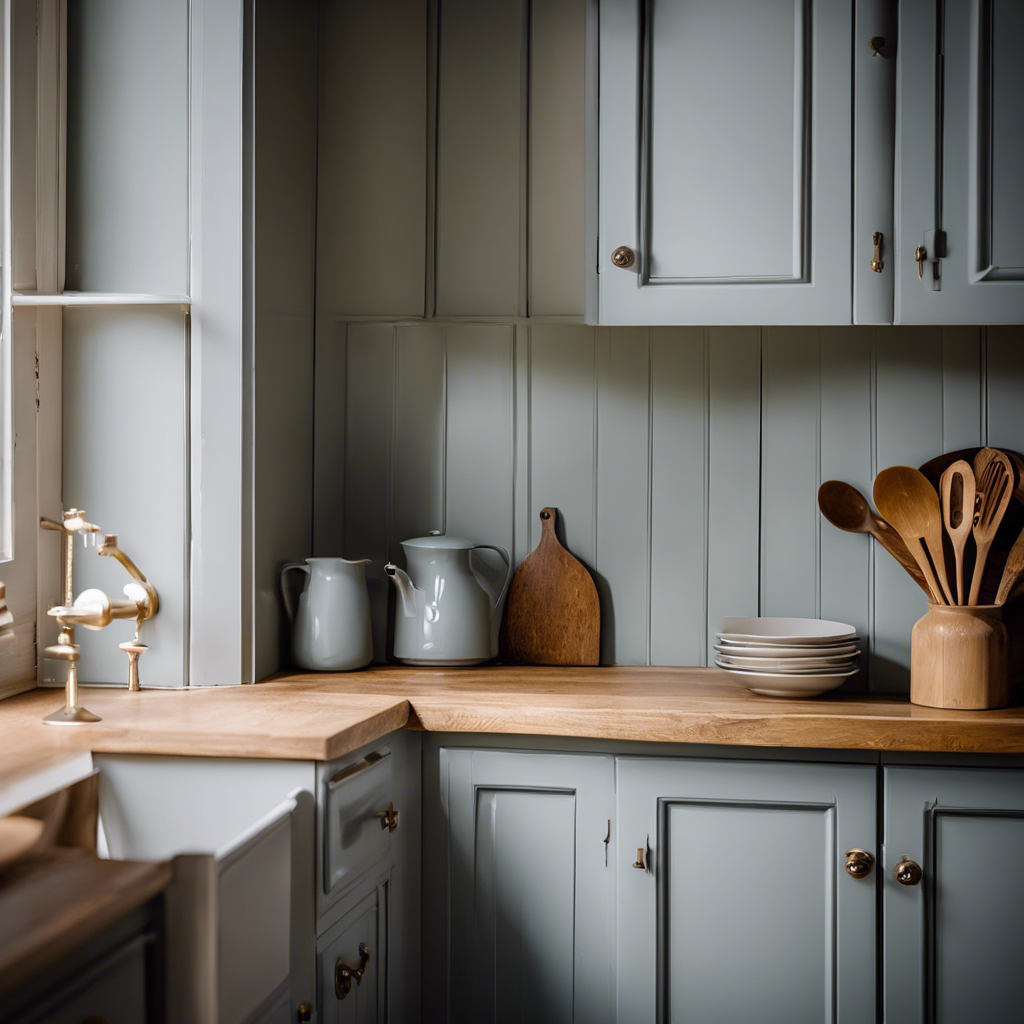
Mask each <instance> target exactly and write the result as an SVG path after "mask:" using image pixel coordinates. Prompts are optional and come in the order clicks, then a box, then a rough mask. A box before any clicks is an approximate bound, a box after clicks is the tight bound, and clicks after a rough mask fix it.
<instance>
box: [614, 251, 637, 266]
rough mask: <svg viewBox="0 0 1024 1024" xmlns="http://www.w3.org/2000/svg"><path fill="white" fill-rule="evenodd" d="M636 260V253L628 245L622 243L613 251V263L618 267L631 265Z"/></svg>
mask: <svg viewBox="0 0 1024 1024" xmlns="http://www.w3.org/2000/svg"><path fill="white" fill-rule="evenodd" d="M635 262H636V253H635V252H633V250H632V249H630V247H629V246H628V245H620V246H619V247H618V249H616V250H615V252H613V253H612V263H614V264H615V266H617V267H622V268H623V269H625V268H626V267H631V266H633V264H634V263H635Z"/></svg>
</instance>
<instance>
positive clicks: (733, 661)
mask: <svg viewBox="0 0 1024 1024" xmlns="http://www.w3.org/2000/svg"><path fill="white" fill-rule="evenodd" d="M859 653H860V651H854V652H853V653H851V654H848V655H846V656H844V657H839V658H743V657H738V656H736V655H734V654H719V655H718V656H717V657H716V658H715V664H716V665H720V666H729V667H730V668H750V669H753V670H754V671H755V672H770V671H773V672H788V671H796V672H816V671H818V670H820V669H831V668H839V669H842V668H853V667H854V663H855V661H856V657H857V655H858V654H859Z"/></svg>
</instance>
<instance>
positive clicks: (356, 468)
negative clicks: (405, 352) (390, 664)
mask: <svg viewBox="0 0 1024 1024" xmlns="http://www.w3.org/2000/svg"><path fill="white" fill-rule="evenodd" d="M394 336H395V328H394V327H393V326H392V325H391V324H352V325H350V327H349V329H348V346H347V349H348V351H347V368H346V382H347V397H346V403H345V420H346V422H345V480H346V484H345V552H344V556H345V558H369V559H371V560H372V563H373V564H372V565H368V566H367V579H368V582H369V587H370V610H371V615H372V618H373V655H374V659H375V660H376V661H383V660H384V652H385V641H386V636H387V610H388V590H387V588H388V586H389V584H388V582H387V577H386V576H385V575H384V565H385V563H386V562H387V561H388V559H389V558H390V557H391V555H392V551H391V548H390V543H389V542H390V539H391V538H390V523H391V515H390V508H391V500H392V495H391V456H392V427H393V424H394V386H395V353H394Z"/></svg>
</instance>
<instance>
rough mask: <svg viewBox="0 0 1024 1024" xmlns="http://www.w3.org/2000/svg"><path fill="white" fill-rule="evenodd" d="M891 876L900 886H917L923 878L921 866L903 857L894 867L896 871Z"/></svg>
mask: <svg viewBox="0 0 1024 1024" xmlns="http://www.w3.org/2000/svg"><path fill="white" fill-rule="evenodd" d="M893 874H894V875H895V877H896V881H897V882H899V883H900V885H919V884H920V882H921V879H922V878H923V877H924V872H923V871H922V870H921V866H920V865H919V864H916V863H915V862H914V861H912V860H911V859H910V858H909V857H904V858H903V859H902V860H901V861H900V862H899V864H897V865H896V870H895V871H894V872H893Z"/></svg>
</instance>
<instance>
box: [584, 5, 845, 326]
mask: <svg viewBox="0 0 1024 1024" xmlns="http://www.w3.org/2000/svg"><path fill="white" fill-rule="evenodd" d="M597 17H598V22H599V47H598V49H599V57H598V64H599V67H598V68H597V70H598V79H597V80H598V81H599V82H600V85H599V96H598V145H597V149H598V153H597V154H596V156H595V154H594V153H593V152H592V153H591V159H592V160H594V159H596V161H597V165H598V170H599V184H598V188H597V191H598V193H599V200H598V203H597V207H598V215H597V220H598V224H597V227H596V234H597V237H596V239H594V242H595V248H596V251H597V274H596V280H595V279H594V278H593V277H592V279H591V282H590V283H591V286H592V287H591V294H590V296H589V298H590V302H589V303H588V305H589V309H588V320H590V321H592V322H598V323H603V324H637V323H640V324H661V323H692V324H714V323H730V324H777V323H790V324H793V323H813V324H837V323H843V324H847V323H849V322H850V320H851V315H852V303H851V286H850V282H851V241H852V240H851V216H850V215H851V209H852V185H851V181H852V176H853V171H852V167H853V163H852V160H853V156H852V133H851V130H850V110H851V104H852V98H851V92H852V81H853V75H852V31H853V18H852V4H851V2H850V0H845V2H836V0H775V2H772V3H765V2H764V0H719V2H716V3H708V2H707V0H657V2H648V3H641V2H640V0H601V3H600V5H599V13H598V15H597ZM593 44H594V40H592V45H593ZM592 68H593V62H592ZM592 98H593V96H592ZM591 127H593V124H592V125H591ZM592 166H593V164H592ZM591 209H593V204H591Z"/></svg>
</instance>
